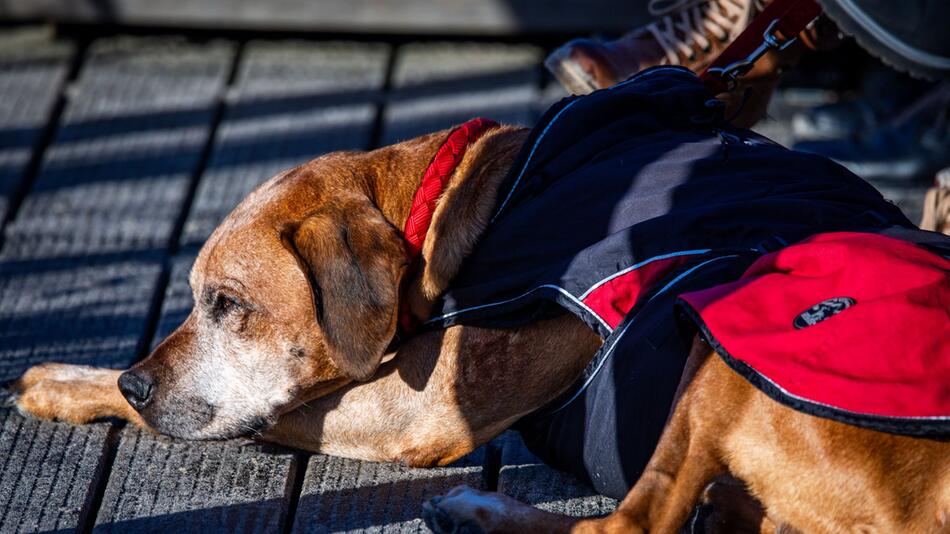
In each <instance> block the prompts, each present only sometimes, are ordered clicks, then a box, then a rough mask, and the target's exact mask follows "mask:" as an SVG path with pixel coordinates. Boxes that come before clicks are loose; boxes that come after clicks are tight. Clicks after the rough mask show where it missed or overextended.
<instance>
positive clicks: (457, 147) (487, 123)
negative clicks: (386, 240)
mask: <svg viewBox="0 0 950 534" xmlns="http://www.w3.org/2000/svg"><path fill="white" fill-rule="evenodd" d="M497 127H498V123H497V122H495V121H493V120H490V119H483V118H477V119H472V120H470V121H468V122H466V123H465V124H462V125H461V126H459V127H458V128H456V129H455V130H453V131H452V133H450V134H449V137H448V138H447V139H446V140H445V142H444V143H442V146H441V147H439V150H438V151H437V152H436V153H435V156H434V157H433V158H432V162H431V163H429V166H428V167H427V168H426V172H425V174H423V175H422V181H421V182H420V183H419V189H416V195H415V196H414V197H413V199H412V207H411V208H409V217H408V218H406V226H405V229H404V230H403V234H404V236H405V240H406V254H407V255H408V256H409V261H410V262H412V261H415V259H416V258H417V257H418V256H419V254H420V253H421V252H422V244H423V243H425V240H426V234H428V233H429V225H430V224H431V223H432V214H433V213H435V207H436V205H437V204H438V202H439V197H441V196H442V191H444V190H445V186H446V185H448V183H449V178H450V177H451V176H452V173H453V172H455V169H456V168H457V167H458V165H459V163H461V162H462V158H464V157H465V151H466V150H467V149H468V147H469V146H470V145H472V144H473V143H475V141H478V139H479V138H480V137H481V136H482V135H483V134H484V133H485V132H487V131H488V130H492V129H494V128H497ZM399 324H400V326H401V327H402V329H403V330H404V331H406V332H411V331H412V330H413V329H414V327H415V320H414V318H413V316H412V313H410V311H409V303H408V301H407V300H406V299H403V300H402V303H401V304H400V306H399Z"/></svg>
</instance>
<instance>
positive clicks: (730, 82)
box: [708, 19, 798, 91]
mask: <svg viewBox="0 0 950 534" xmlns="http://www.w3.org/2000/svg"><path fill="white" fill-rule="evenodd" d="M780 21H781V19H774V20H772V22H771V23H770V24H769V25H768V27H767V28H765V31H764V32H763V33H762V44H760V45H759V46H758V47H757V48H756V49H755V50H753V51H752V53H750V54H749V55H748V56H746V57H745V58H743V59H740V60H738V61H734V62H732V63H730V64H729V65H726V66H725V67H710V68H709V70H708V72H709V73H710V74H716V75H718V76H719V78H720V79H721V80H723V82H724V83H725V85H726V88H727V90H729V91H732V90H733V89H735V88H736V85H737V83H738V82H737V80H738V79H739V78H740V77H742V76H745V75H746V74H747V73H748V72H749V71H750V70H752V67H754V66H755V62H756V61H758V60H759V59H760V58H761V57H762V56H764V55H765V54H766V52H768V51H769V50H775V51H777V52H781V51H782V50H785V49H786V48H788V47H789V46H791V45H793V44H794V43H795V42H796V41H798V37H797V36H796V37H792V38H790V39H785V40H782V39H780V38H779V36H778V35H777V34H776V31H775V28H776V26H778V24H779V22H780Z"/></svg>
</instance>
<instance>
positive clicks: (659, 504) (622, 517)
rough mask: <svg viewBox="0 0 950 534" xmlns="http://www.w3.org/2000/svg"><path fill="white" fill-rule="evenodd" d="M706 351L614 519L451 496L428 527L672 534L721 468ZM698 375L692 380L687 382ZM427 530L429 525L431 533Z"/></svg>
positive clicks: (434, 506)
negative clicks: (708, 407)
mask: <svg viewBox="0 0 950 534" xmlns="http://www.w3.org/2000/svg"><path fill="white" fill-rule="evenodd" d="M709 352H710V349H709V347H708V346H705V345H704V344H702V343H698V342H697V343H696V344H695V345H694V348H693V352H692V354H691V355H690V360H689V363H687V372H686V373H685V375H684V377H683V379H682V380H683V382H684V386H685V387H681V391H682V392H683V393H682V398H681V399H680V400H679V402H677V404H676V407H675V409H674V411H673V415H672V417H671V419H670V421H669V423H668V424H667V427H666V429H665V430H664V432H663V436H662V437H661V439H660V443H659V445H658V446H657V450H656V452H655V453H654V454H653V457H652V458H651V459H650V463H649V464H648V465H647V467H646V470H645V471H644V473H643V475H642V476H641V478H640V480H639V481H638V482H637V484H636V485H635V486H634V488H633V489H632V490H631V491H630V493H629V494H628V495H627V497H626V498H625V499H624V500H623V502H621V503H620V506H619V507H618V508H617V510H616V511H614V513H612V514H610V515H609V516H607V517H604V518H599V519H584V520H577V519H576V518H569V517H565V516H553V515H552V514H546V513H544V512H540V511H538V510H533V509H531V508H530V507H529V506H527V505H524V504H521V503H518V502H517V501H513V500H512V499H510V498H508V497H504V496H501V495H498V494H485V493H482V492H476V491H474V490H471V489H464V488H463V489H456V490H454V491H453V493H450V494H449V495H447V496H446V497H444V498H441V499H435V500H433V501H430V502H429V503H428V504H427V509H429V510H430V511H429V512H428V513H429V516H430V518H432V519H430V523H433V524H435V525H436V526H439V525H442V526H446V527H449V528H443V529H442V531H445V532H450V531H454V530H453V529H459V531H461V530H462V529H463V528H464V529H469V530H472V531H475V532H477V531H479V530H481V531H485V532H494V531H501V532H506V531H510V532H519V531H529V530H532V529H534V528H535V525H536V524H537V523H539V522H543V525H544V526H543V528H542V530H561V531H570V532H578V533H580V532H647V531H648V532H651V533H664V532H676V531H677V530H678V529H679V528H680V526H681V525H682V524H683V523H684V522H685V521H686V519H687V517H688V516H689V513H690V512H691V511H692V509H693V507H694V505H695V504H696V502H697V500H698V499H699V496H700V494H701V493H702V491H703V488H705V487H706V485H707V483H708V482H709V481H710V480H712V479H713V478H715V477H716V476H717V475H720V474H723V473H724V472H725V471H726V469H725V466H724V465H723V464H722V462H720V461H719V460H718V459H717V457H716V448H715V446H714V445H715V443H716V442H715V439H714V437H715V436H716V435H717V433H716V432H717V431H716V429H717V427H718V426H719V425H723V424H724V423H723V422H722V421H720V420H719V419H721V417H720V416H719V415H721V414H726V413H727V412H726V411H725V410H718V411H717V412H716V414H717V415H711V416H710V415H707V414H705V413H701V412H700V410H701V407H702V406H704V402H705V401H706V400H707V399H705V398H704V397H705V396H706V395H708V393H707V392H706V390H707V389H708V388H709V387H710V386H711V385H712V386H714V385H715V384H713V383H712V382H714V381H715V380H716V378H717V377H716V376H715V374H714V373H713V372H712V371H711V369H710V366H709V358H708V354H709ZM694 372H695V378H694V377H693V376H692V375H694ZM686 384H688V386H686ZM430 526H431V525H430Z"/></svg>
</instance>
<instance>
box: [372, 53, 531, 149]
mask: <svg viewBox="0 0 950 534" xmlns="http://www.w3.org/2000/svg"><path fill="white" fill-rule="evenodd" d="M542 57H543V55H542V51H541V49H540V48H538V47H535V46H532V45H523V44H502V43H449V42H441V43H440V42H436V43H415V44H407V45H404V46H402V47H400V48H399V49H398V50H397V51H396V58H395V64H394V66H393V79H392V83H391V85H392V90H391V91H390V93H389V94H388V95H387V101H386V107H385V114H384V118H383V121H384V122H383V124H384V125H383V136H382V144H390V143H394V142H397V141H402V140H406V139H410V138H412V137H416V136H418V135H422V134H424V133H429V132H434V131H437V130H441V129H444V128H449V127H451V126H454V125H457V124H461V123H463V122H465V121H467V120H469V119H472V118H475V117H479V116H483V117H486V118H490V119H494V120H496V121H498V122H500V123H503V124H520V125H523V126H530V125H532V124H534V122H535V121H536V120H537V117H538V112H539V109H538V103H539V102H540V101H541V100H540V83H541V82H540V80H541V71H540V67H539V63H540V61H541V59H542Z"/></svg>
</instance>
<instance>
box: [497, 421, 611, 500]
mask: <svg viewBox="0 0 950 534" xmlns="http://www.w3.org/2000/svg"><path fill="white" fill-rule="evenodd" d="M500 441H501V442H502V453H501V472H500V473H499V474H498V491H500V492H502V493H504V494H506V495H509V496H511V497H514V498H515V499H518V500H519V501H522V502H526V503H528V504H531V505H534V506H537V507H538V508H541V509H542V510H547V511H549V512H556V513H559V514H567V515H572V516H578V517H589V516H596V515H603V514H607V513H610V512H612V511H613V509H614V508H616V507H617V501H616V500H614V499H611V498H609V497H604V496H602V495H598V494H597V493H596V492H595V491H594V490H593V488H591V487H590V486H588V485H587V484H585V483H583V482H581V481H579V480H577V479H576V478H574V477H573V476H572V475H569V474H567V473H564V472H561V471H557V470H555V469H552V468H550V467H548V466H546V465H544V464H543V463H542V462H541V460H539V459H538V458H537V457H536V456H534V455H533V454H531V452H530V451H528V449H527V448H526V447H525V445H524V443H523V442H522V441H521V438H520V437H519V436H518V435H517V434H516V433H515V432H507V433H506V434H505V435H504V436H503V437H502V438H501V439H500Z"/></svg>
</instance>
